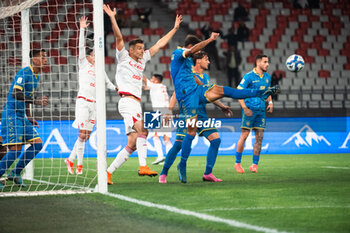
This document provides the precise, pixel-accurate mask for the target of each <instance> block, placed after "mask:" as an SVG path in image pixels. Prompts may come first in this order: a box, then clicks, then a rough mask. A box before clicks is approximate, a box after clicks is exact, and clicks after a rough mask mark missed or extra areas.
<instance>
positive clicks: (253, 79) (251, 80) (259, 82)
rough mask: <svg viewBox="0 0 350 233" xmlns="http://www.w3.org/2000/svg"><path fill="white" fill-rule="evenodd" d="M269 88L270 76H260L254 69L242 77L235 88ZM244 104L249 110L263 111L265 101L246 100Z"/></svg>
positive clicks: (257, 98)
mask: <svg viewBox="0 0 350 233" xmlns="http://www.w3.org/2000/svg"><path fill="white" fill-rule="evenodd" d="M270 86H271V76H270V75H269V74H268V73H266V72H265V73H264V75H263V76H260V75H259V74H258V73H257V72H256V70H255V68H254V69H253V70H252V71H250V72H249V73H246V74H245V75H244V76H243V78H242V80H241V82H240V84H239V85H238V87H237V88H238V89H256V90H266V89H267V88H268V87H270ZM244 103H245V104H246V105H247V107H248V108H249V109H251V110H258V111H265V101H264V100H263V99H261V98H260V97H253V98H247V99H245V100H244Z"/></svg>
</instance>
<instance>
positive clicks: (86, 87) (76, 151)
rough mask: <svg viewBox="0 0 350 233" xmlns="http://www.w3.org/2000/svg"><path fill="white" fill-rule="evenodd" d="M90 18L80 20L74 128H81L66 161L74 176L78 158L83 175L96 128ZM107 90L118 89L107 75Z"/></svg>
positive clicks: (78, 169) (80, 171)
mask: <svg viewBox="0 0 350 233" xmlns="http://www.w3.org/2000/svg"><path fill="white" fill-rule="evenodd" d="M87 20H88V18H85V17H84V16H83V17H81V18H80V32H79V92H78V97H77V102H76V105H75V121H74V122H73V127H74V128H79V136H78V139H77V141H76V142H75V145H74V148H73V150H72V152H71V154H70V156H69V157H68V158H66V159H65V160H64V162H65V163H66V165H67V168H68V172H69V173H70V174H74V169H73V166H74V160H75V157H76V156H77V158H78V161H77V168H76V174H77V175H80V174H82V173H83V157H84V149H85V142H86V141H87V140H88V139H89V137H90V134H91V131H92V130H93V128H94V126H95V119H96V75H95V54H94V51H93V50H92V49H88V50H87V56H86V52H85V50H86V48H85V36H84V34H85V29H86V28H87V27H88V26H89V25H90V23H87ZM105 80H106V84H107V88H109V89H111V90H116V91H118V89H117V88H116V87H115V86H114V85H113V83H111V81H110V80H109V79H108V77H107V74H106V73H105Z"/></svg>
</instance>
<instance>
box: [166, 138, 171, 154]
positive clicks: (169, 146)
mask: <svg viewBox="0 0 350 233" xmlns="http://www.w3.org/2000/svg"><path fill="white" fill-rule="evenodd" d="M164 143H165V153H166V154H168V152H169V150H170V149H171V148H172V147H173V144H171V142H170V140H168V141H164Z"/></svg>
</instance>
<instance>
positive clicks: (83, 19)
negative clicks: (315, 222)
mask: <svg viewBox="0 0 350 233" xmlns="http://www.w3.org/2000/svg"><path fill="white" fill-rule="evenodd" d="M87 20H88V18H87V17H85V16H82V17H81V18H80V19H79V23H80V31H79V59H80V60H81V59H84V58H85V57H86V54H85V28H87V27H88V26H89V25H90V23H87Z"/></svg>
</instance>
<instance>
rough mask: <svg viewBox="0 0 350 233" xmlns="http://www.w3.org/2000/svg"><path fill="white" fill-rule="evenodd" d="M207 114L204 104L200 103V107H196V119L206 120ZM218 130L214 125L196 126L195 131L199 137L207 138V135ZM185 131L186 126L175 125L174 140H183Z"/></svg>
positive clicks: (181, 118)
mask: <svg viewBox="0 0 350 233" xmlns="http://www.w3.org/2000/svg"><path fill="white" fill-rule="evenodd" d="M180 116H181V111H180ZM208 119H209V118H208V115H207V112H206V110H205V104H200V107H199V108H198V118H197V120H200V121H206V120H208ZM179 120H185V119H184V117H180V118H179ZM216 132H218V130H217V128H215V127H205V126H203V127H200V128H197V133H198V136H200V137H202V136H203V137H206V138H208V136H209V135H210V134H212V133H216ZM186 133H187V128H186V127H177V129H176V140H177V141H183V139H184V137H185V136H186Z"/></svg>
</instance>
